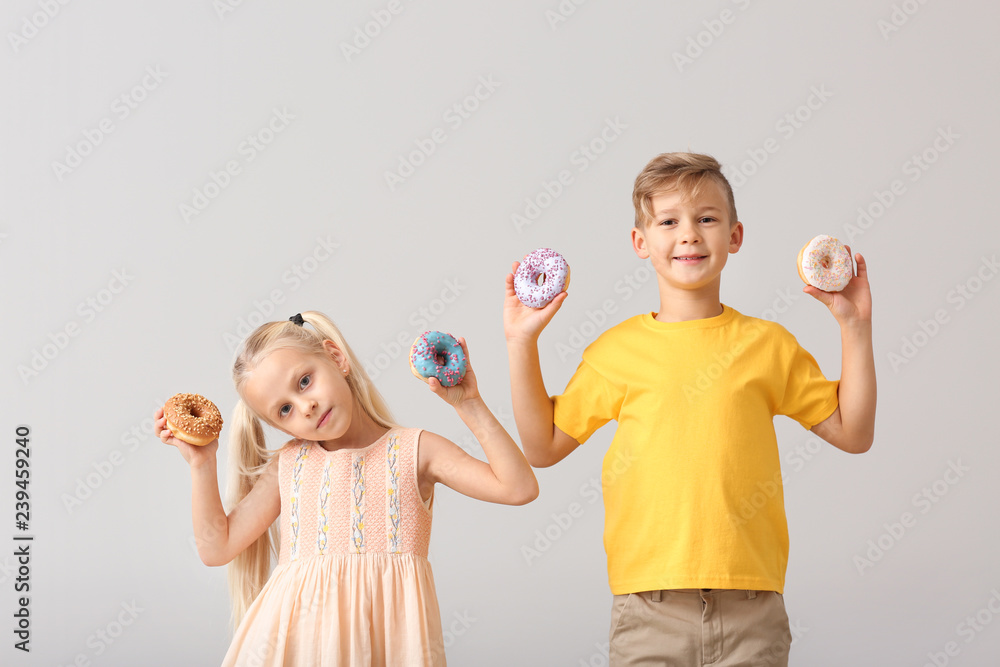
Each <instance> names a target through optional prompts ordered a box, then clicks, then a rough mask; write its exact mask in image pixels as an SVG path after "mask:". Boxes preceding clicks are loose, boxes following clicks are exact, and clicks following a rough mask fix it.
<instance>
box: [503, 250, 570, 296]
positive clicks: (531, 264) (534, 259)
mask: <svg viewBox="0 0 1000 667" xmlns="http://www.w3.org/2000/svg"><path fill="white" fill-rule="evenodd" d="M568 287H569V264H567V263H566V259H565V258H564V257H563V256H562V255H560V254H559V253H557V252H556V251H555V250H551V249H549V248H539V249H538V250H536V251H534V252H531V253H528V254H527V255H525V257H524V259H522V260H521V264H520V265H519V266H518V267H517V273H515V274H514V292H515V293H516V294H517V298H518V299H520V301H521V303H523V304H524V305H526V306H528V307H529V308H544V307H545V306H546V304H548V303H549V302H550V301H552V299H554V298H556V296H557V295H558V294H559V293H560V292H562V291H563V290H565V289H567V288H568Z"/></svg>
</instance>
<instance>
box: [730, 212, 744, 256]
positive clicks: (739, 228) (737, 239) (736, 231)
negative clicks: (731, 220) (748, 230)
mask: <svg viewBox="0 0 1000 667" xmlns="http://www.w3.org/2000/svg"><path fill="white" fill-rule="evenodd" d="M742 245H743V223H742V222H740V221H739V220H737V221H736V224H735V225H733V228H732V229H731V230H729V254H733V253H735V252H737V251H739V249H740V247H741V246H742Z"/></svg>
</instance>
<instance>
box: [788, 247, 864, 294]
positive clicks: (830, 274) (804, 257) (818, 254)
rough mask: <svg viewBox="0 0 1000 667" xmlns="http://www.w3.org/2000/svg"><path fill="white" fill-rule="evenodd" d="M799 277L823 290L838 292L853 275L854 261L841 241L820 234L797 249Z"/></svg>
mask: <svg viewBox="0 0 1000 667" xmlns="http://www.w3.org/2000/svg"><path fill="white" fill-rule="evenodd" d="M799 277H800V278H802V281H803V282H805V283H806V284H807V285H812V286H813V287H817V288H819V289H821V290H823V291H824V292H839V291H840V290H842V289H844V288H845V287H847V283H849V282H851V278H853V277H854V262H853V261H851V254H850V253H849V252H847V248H845V247H844V244H843V243H841V242H840V241H838V240H837V239H835V238H833V237H832V236H827V235H826V234H820V235H819V236H817V237H816V238H814V239H813V240H812V241H810V242H809V243H807V244H805V246H804V247H803V248H802V250H800V251H799Z"/></svg>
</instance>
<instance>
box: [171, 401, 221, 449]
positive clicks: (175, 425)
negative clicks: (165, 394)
mask: <svg viewBox="0 0 1000 667" xmlns="http://www.w3.org/2000/svg"><path fill="white" fill-rule="evenodd" d="M163 416H164V417H166V418H167V428H169V429H170V432H171V433H173V434H174V437H176V438H180V439H181V440H183V441H184V442H187V443H190V444H192V445H198V446H199V447H201V446H204V445H207V444H208V443H210V442H212V441H213V440H215V439H216V438H218V437H219V433H221V432H222V414H221V413H220V412H219V408H217V407H215V403H213V402H212V401H210V400H208V399H207V398H205V397H204V396H199V395H198V394H175V395H173V396H171V397H170V400H168V401H167V402H166V404H165V405H164V406H163Z"/></svg>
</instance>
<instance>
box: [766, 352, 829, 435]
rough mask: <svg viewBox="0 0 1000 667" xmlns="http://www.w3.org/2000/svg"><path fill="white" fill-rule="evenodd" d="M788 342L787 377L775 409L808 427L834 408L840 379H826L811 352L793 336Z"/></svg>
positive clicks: (827, 414) (819, 420)
mask: <svg viewBox="0 0 1000 667" xmlns="http://www.w3.org/2000/svg"><path fill="white" fill-rule="evenodd" d="M791 344H792V346H793V351H792V358H791V363H790V365H789V368H788V381H787V383H786V384H785V391H784V395H783V396H782V399H781V405H779V406H778V410H777V413H778V414H779V415H787V416H789V417H791V418H792V419H794V420H795V421H797V422H799V423H800V424H802V426H803V428H807V429H809V428H812V427H813V426H815V425H816V424H818V423H820V422H821V421H823V420H824V419H826V418H827V417H829V416H830V415H832V414H833V411H834V410H836V409H837V405H838V404H839V401H838V399H837V389H838V387H839V386H840V382H839V381H837V380H827V379H826V377H824V375H823V372H822V371H821V370H820V368H819V364H817V363H816V360H815V359H814V358H813V356H812V355H811V354H809V353H808V352H807V351H806V350H805V349H803V348H802V346H801V345H799V343H798V341H796V340H795V339H794V337H792V338H791Z"/></svg>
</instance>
